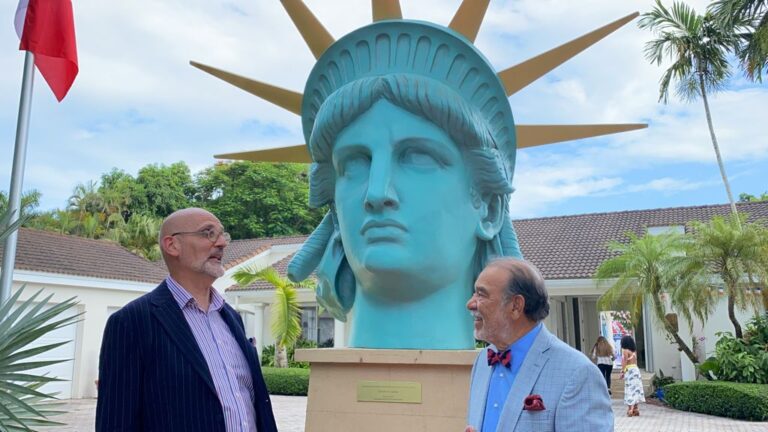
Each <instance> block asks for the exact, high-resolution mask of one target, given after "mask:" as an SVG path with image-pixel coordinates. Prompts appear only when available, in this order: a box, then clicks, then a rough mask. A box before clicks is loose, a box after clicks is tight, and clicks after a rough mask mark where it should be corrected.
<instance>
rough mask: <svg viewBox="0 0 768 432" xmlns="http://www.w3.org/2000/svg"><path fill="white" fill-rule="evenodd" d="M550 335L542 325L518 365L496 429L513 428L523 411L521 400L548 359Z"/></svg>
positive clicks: (526, 394)
mask: <svg viewBox="0 0 768 432" xmlns="http://www.w3.org/2000/svg"><path fill="white" fill-rule="evenodd" d="M550 337H551V336H550V334H549V332H548V331H547V328H546V327H544V325H542V326H541V330H540V331H539V334H538V335H537V336H536V339H535V340H534V342H533V345H532V346H531V349H530V350H529V351H528V354H527V355H526V356H525V360H523V364H522V365H521V366H520V370H519V371H518V372H517V377H516V378H515V382H514V384H512V390H510V392H509V396H508V397H507V401H506V402H505V403H504V409H503V410H502V412H501V417H500V418H499V424H498V426H497V427H496V430H497V431H507V430H515V427H516V426H517V421H518V420H519V419H520V414H522V412H523V401H524V400H525V398H526V397H527V396H528V395H530V394H531V390H532V389H533V386H534V384H536V381H537V380H538V379H539V375H540V374H541V371H542V369H544V365H545V364H547V361H549V354H548V353H547V350H548V349H549V346H550V343H551V341H550Z"/></svg>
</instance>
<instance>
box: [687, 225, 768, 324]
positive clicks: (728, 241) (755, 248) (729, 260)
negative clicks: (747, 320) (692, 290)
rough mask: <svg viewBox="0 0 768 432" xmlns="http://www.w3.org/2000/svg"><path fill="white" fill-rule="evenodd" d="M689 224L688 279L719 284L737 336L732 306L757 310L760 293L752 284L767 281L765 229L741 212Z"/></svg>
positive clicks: (766, 302)
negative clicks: (758, 293) (691, 231)
mask: <svg viewBox="0 0 768 432" xmlns="http://www.w3.org/2000/svg"><path fill="white" fill-rule="evenodd" d="M692 225H693V228H694V232H693V238H692V241H691V243H690V245H689V247H688V248H687V256H688V258H689V259H690V260H691V261H692V262H693V264H694V266H693V267H691V272H690V275H691V278H692V279H691V280H692V281H694V283H695V284H696V285H697V286H699V287H702V288H705V287H709V288H717V286H718V285H720V284H722V286H723V289H724V291H725V294H726V295H727V296H728V319H730V320H731V323H732V324H733V329H734V335H735V336H736V337H737V338H739V339H741V338H742V329H741V324H740V323H739V321H738V320H737V319H736V313H735V310H736V309H737V308H738V309H740V310H747V309H749V308H752V309H753V310H754V311H755V312H757V311H758V310H759V308H760V297H758V296H757V292H756V288H757V287H761V286H765V284H766V283H768V229H766V228H765V227H764V226H763V225H761V224H758V223H747V220H746V216H745V215H731V216H730V217H728V218H724V217H722V216H715V217H714V218H712V220H710V221H709V222H708V223H701V222H692ZM712 276H715V279H713V277H712ZM710 291H711V292H715V291H714V290H710ZM761 292H762V303H763V306H764V307H766V310H768V290H766V289H762V290H761Z"/></svg>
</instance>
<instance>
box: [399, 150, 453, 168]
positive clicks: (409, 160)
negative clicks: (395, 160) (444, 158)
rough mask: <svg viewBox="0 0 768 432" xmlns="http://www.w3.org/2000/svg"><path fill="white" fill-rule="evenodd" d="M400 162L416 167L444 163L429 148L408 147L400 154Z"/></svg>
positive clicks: (434, 165) (438, 165)
mask: <svg viewBox="0 0 768 432" xmlns="http://www.w3.org/2000/svg"><path fill="white" fill-rule="evenodd" d="M400 162H402V163H403V164H406V165H411V166H416V167H423V168H428V167H440V166H442V165H443V164H442V163H441V162H440V160H439V159H438V158H437V157H436V156H435V155H433V154H432V153H431V152H429V151H428V150H424V149H420V148H407V149H405V150H403V152H402V153H401V155H400Z"/></svg>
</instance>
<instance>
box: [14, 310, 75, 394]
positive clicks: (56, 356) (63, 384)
mask: <svg viewBox="0 0 768 432" xmlns="http://www.w3.org/2000/svg"><path fill="white" fill-rule="evenodd" d="M18 304H20V303H17V305H18ZM76 313H77V310H76V309H75V308H71V309H69V310H68V311H66V312H64V313H63V314H62V315H60V318H64V317H67V316H72V315H75V314H76ZM76 336H77V324H72V325H68V326H65V327H62V328H59V329H56V330H54V331H52V332H50V333H48V334H46V335H45V336H43V337H41V338H40V339H38V340H36V341H35V342H34V343H32V344H30V345H29V347H30V348H32V347H38V346H42V345H48V344H52V343H58V342H68V343H66V344H64V345H62V346H60V347H58V348H56V349H53V350H50V351H47V352H44V353H42V354H39V355H36V356H34V357H31V358H30V359H28V360H26V361H47V360H65V361H63V362H61V363H58V364H55V365H51V366H46V367H43V368H37V369H32V370H31V371H29V372H25V373H32V374H35V375H46V376H49V377H56V378H59V379H63V380H65V381H59V382H51V383H47V384H45V385H44V386H43V387H42V388H41V391H42V392H44V393H48V394H50V393H58V395H57V397H58V398H59V399H69V398H71V397H72V375H73V374H74V370H75V361H74V358H75V337H76Z"/></svg>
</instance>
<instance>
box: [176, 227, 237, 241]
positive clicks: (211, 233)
mask: <svg viewBox="0 0 768 432" xmlns="http://www.w3.org/2000/svg"><path fill="white" fill-rule="evenodd" d="M177 235H196V236H200V237H205V238H207V239H208V241H210V242H211V243H216V242H217V241H218V240H219V237H223V238H224V241H225V242H227V243H229V242H230V241H231V240H232V236H230V235H229V233H228V232H226V231H215V230H212V229H205V230H202V231H179V232H175V233H173V234H171V237H173V236H177Z"/></svg>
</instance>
